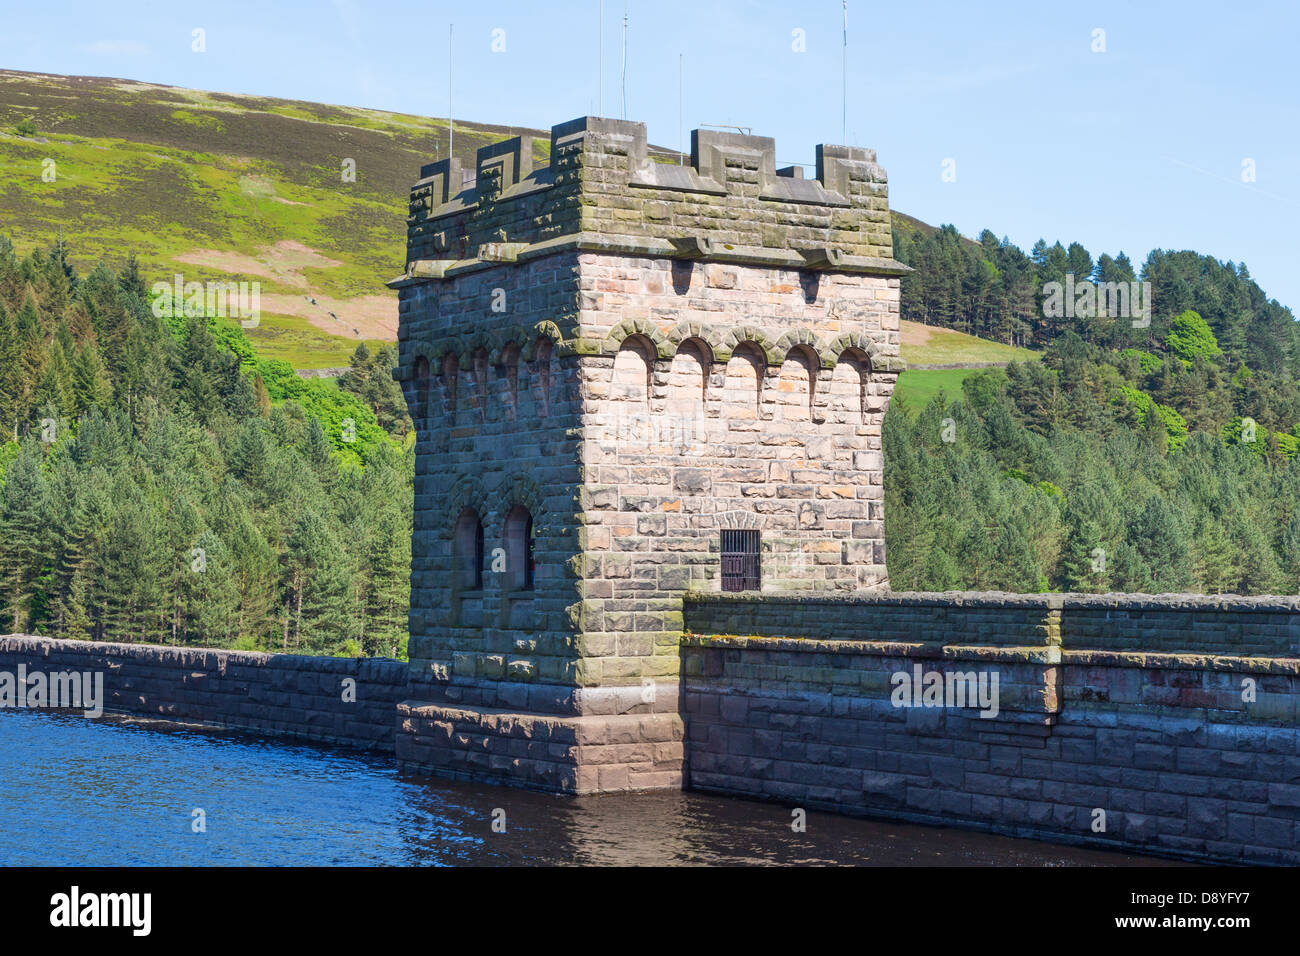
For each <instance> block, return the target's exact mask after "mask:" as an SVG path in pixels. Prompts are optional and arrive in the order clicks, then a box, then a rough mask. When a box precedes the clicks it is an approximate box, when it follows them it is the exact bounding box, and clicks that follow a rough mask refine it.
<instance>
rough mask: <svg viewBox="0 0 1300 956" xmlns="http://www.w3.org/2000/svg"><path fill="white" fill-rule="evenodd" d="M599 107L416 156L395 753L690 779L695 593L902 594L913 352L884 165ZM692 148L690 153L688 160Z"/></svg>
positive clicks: (596, 774) (574, 786)
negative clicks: (683, 641)
mask: <svg viewBox="0 0 1300 956" xmlns="http://www.w3.org/2000/svg"><path fill="white" fill-rule="evenodd" d="M774 157H775V148H774V143H773V140H771V139H769V138H765V137H760V136H748V135H739V134H735V133H723V132H717V131H711V130H696V131H694V132H693V133H692V134H691V157H690V165H678V164H677V163H676V162H670V163H664V162H658V161H656V160H655V159H652V158H651V156H650V155H649V153H648V151H647V147H646V131H645V126H644V125H643V124H640V123H631V122H622V121H616V120H608V119H595V118H592V117H585V118H581V119H576V120H572V121H570V122H568V123H563V124H561V125H559V126H556V127H554V129H552V131H551V143H550V151H549V155H547V154H545V153H544V152H540V153H539V151H538V150H537V149H535V147H534V144H533V141H532V138H531V137H528V136H520V137H515V138H514V139H510V140H507V141H505V142H502V143H497V144H494V145H492V146H488V147H485V148H483V149H480V150H479V152H478V161H477V169H476V170H473V171H470V170H462V168H461V166H460V164H459V162H458V161H457V160H455V159H450V160H442V161H440V162H437V163H433V164H431V165H429V166H426V167H424V168H423V169H422V170H421V178H420V181H419V182H418V183H416V185H415V187H414V188H413V189H412V191H411V205H410V217H409V218H408V223H409V231H408V252H407V266H406V273H405V275H403V276H402V277H400V278H398V279H395V280H393V282H391V283H390V285H392V286H394V287H395V288H397V289H399V290H400V300H401V305H400V326H399V331H398V338H399V341H400V351H401V361H400V367H399V368H398V370H397V371H396V373H395V374H396V375H397V377H398V378H399V379H400V381H401V382H402V385H403V388H404V390H405V394H406V397H407V401H408V403H409V406H410V410H411V416H412V418H413V419H414V421H415V422H416V426H417V429H418V445H417V465H416V477H415V531H414V539H413V542H412V569H411V616H410V660H411V694H412V699H411V700H409V701H407V702H406V703H404V704H403V705H402V707H401V709H400V713H399V728H398V756H399V759H400V760H401V762H402V763H403V764H404V765H407V766H411V767H419V768H424V769H428V770H432V771H434V772H435V773H440V774H444V775H453V776H464V777H472V778H475V779H485V780H491V781H495V782H501V783H510V784H515V785H520V786H528V787H535V788H541V789H549V790H561V791H567V792H581V793H586V792H594V791H608V790H622V789H629V788H630V789H640V788H658V787H678V786H680V785H681V783H682V744H681V738H682V723H681V718H680V716H679V714H678V700H677V674H678V667H679V640H680V637H681V631H682V601H681V598H682V595H683V593H684V592H685V591H686V590H688V589H694V590H705V591H708V590H719V589H727V590H755V591H759V592H775V591H791V590H818V591H826V590H838V591H842V590H862V589H869V588H881V587H887V586H888V581H887V578H886V573H885V555H884V515H883V490H882V483H881V477H882V459H881V423H882V421H883V419H884V415H885V410H886V407H887V405H888V403H889V397H890V394H891V393H892V391H893V387H894V382H895V380H896V378H897V375H898V372H899V370H900V369H901V362H900V359H899V324H898V323H899V276H900V275H902V274H903V273H904V272H906V271H907V270H906V267H904V266H902V265H900V264H899V263H897V262H895V261H894V259H893V257H892V249H893V246H892V238H891V233H890V220H889V201H888V191H887V186H886V179H885V172H884V170H883V169H881V168H880V167H879V166H877V165H876V162H875V153H874V152H873V151H872V150H868V149H859V148H854V147H845V146H818V147H817V178H816V179H804V178H803V176H802V168H801V167H790V168H786V169H777V168H776V166H775V161H774ZM674 159H675V157H674Z"/></svg>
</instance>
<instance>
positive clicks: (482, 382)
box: [473, 348, 488, 422]
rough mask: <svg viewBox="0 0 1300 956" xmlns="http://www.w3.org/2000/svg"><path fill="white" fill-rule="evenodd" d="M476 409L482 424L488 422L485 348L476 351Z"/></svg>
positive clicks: (486, 354)
mask: <svg viewBox="0 0 1300 956" xmlns="http://www.w3.org/2000/svg"><path fill="white" fill-rule="evenodd" d="M473 372H474V399H473V401H474V408H475V410H476V411H477V412H478V420H479V421H480V422H483V421H486V420H487V405H488V402H487V381H488V377H487V373H488V353H487V349H485V348H477V349H475V350H474V369H473Z"/></svg>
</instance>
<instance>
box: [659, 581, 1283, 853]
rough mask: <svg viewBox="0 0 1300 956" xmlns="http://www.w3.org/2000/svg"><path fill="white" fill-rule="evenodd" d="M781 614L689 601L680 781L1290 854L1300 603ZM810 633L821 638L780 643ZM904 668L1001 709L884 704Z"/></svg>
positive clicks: (930, 600) (1152, 601) (869, 603)
mask: <svg viewBox="0 0 1300 956" xmlns="http://www.w3.org/2000/svg"><path fill="white" fill-rule="evenodd" d="M1034 601H1039V602H1041V604H1042V605H1043V606H1042V607H1041V609H1040V610H1038V611H1035V610H1034V609H1033V602H1034ZM958 602H960V603H958ZM1052 604H1056V605H1057V606H1056V607H1052V606H1050V605H1052ZM999 605H1002V606H1003V607H1002V610H1001V611H999ZM792 609H795V603H794V602H791V601H789V600H785V601H781V600H779V599H778V600H772V601H768V600H766V599H758V600H753V599H749V600H746V599H738V600H733V599H730V598H728V597H726V596H709V595H693V596H691V599H690V600H688V601H687V604H686V611H685V619H686V626H687V628H688V630H689V631H691V632H693V633H691V634H688V635H687V636H686V637H685V638H684V639H683V668H684V672H683V681H682V699H683V707H684V710H685V713H686V728H687V732H686V767H687V770H686V780H687V785H688V786H690V787H692V788H694V789H701V790H707V791H713V792H719V793H729V794H737V795H746V796H754V797H761V798H768V799H775V800H781V801H784V802H787V803H790V804H792V805H796V806H809V807H820V808H825V809H830V810H836V811H839V812H849V813H862V814H872V815H880V816H887V817H896V818H902V819H910V820H916V821H919V822H928V823H936V824H944V825H958V826H967V827H975V828H981V829H988V830H994V831H998V832H1003V833H1009V834H1015V835H1020V836H1032V837H1039V838H1044V839H1051V840H1066V841H1069V842H1076V843H1080V844H1089V845H1094V846H1105V845H1114V846H1122V847H1127V848H1139V849H1143V850H1148V851H1154V852H1163V853H1170V854H1176V855H1181V856H1188V857H1192V858H1203V859H1213V860H1223V861H1234V862H1252V863H1290V864H1294V863H1297V862H1300V830H1298V828H1300V729H1297V726H1296V716H1297V701H1300V659H1297V655H1296V650H1295V649H1296V646H1297V639H1298V638H1300V599H1296V598H1262V599H1245V598H1198V597H1193V596H1158V597H1147V596H1136V595H1104V596H1067V597H1063V598H1062V597H1060V596H1054V598H1053V597H1048V596H1032V597H1031V596H1026V597H1023V598H1019V597H1013V596H1007V595H988V594H960V595H958V594H945V595H893V596H889V597H886V598H883V599H873V598H869V597H863V596H860V597H858V598H856V599H853V600H841V601H827V600H825V599H820V600H818V599H812V598H809V599H806V600H802V601H800V602H797V610H798V612H799V613H797V614H794V615H792V614H791V613H790V612H791V610H792ZM1035 614H1037V622H1035V620H1034V616H1035ZM999 615H1001V617H1002V620H1001V622H1000V623H999V620H998V618H999ZM962 620H965V621H967V622H968V624H967V626H965V627H961V626H960V624H959V622H960V621H962ZM1216 627H1217V630H1216ZM820 629H825V630H824V632H828V633H830V634H832V635H837V636H835V637H833V639H819V638H817V637H813V636H790V634H791V633H792V632H795V633H801V634H808V635H811V634H813V633H815V632H817V631H818V630H820ZM1058 635H1059V636H1058ZM1044 638H1045V639H1044ZM1072 639H1073V640H1075V641H1077V642H1078V643H1077V644H1076V645H1075V646H1074V647H1072V646H1071V640H1072ZM1031 641H1032V642H1031ZM1236 641H1240V643H1239V644H1238V643H1235V642H1236ZM1022 642H1023V643H1022ZM1179 644H1181V645H1183V647H1184V650H1182V651H1175V650H1174V648H1175V647H1177V646H1178V645H1179ZM1186 648H1191V650H1187V649H1186ZM1243 651H1245V652H1246V653H1242V652H1243ZM918 665H919V666H920V668H921V671H922V673H925V672H928V671H937V672H939V673H941V674H944V675H948V674H956V673H970V674H980V673H983V674H985V675H986V677H991V675H992V674H994V673H996V674H997V675H998V677H999V689H1000V694H999V696H1000V701H999V708H998V713H997V715H996V716H994V717H990V718H985V717H981V716H979V712H978V711H977V710H976V709H974V708H971V707H951V706H949V707H942V706H940V707H924V706H920V707H918V706H896V703H895V701H894V700H893V699H891V698H892V697H893V695H894V693H895V689H896V686H897V685H896V683H895V677H894V675H896V674H900V673H906V674H909V675H914V674H915V673H916V672H915V668H916V667H917V666H918ZM1099 811H1101V812H1104V826H1105V829H1104V830H1098V829H1097V826H1098V821H1100V820H1101V819H1102V817H1101V815H1100V813H1099Z"/></svg>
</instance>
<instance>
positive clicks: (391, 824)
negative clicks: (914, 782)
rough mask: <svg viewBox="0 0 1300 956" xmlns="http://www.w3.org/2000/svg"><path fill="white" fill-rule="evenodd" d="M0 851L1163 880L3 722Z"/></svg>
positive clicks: (828, 823) (57, 861)
mask: <svg viewBox="0 0 1300 956" xmlns="http://www.w3.org/2000/svg"><path fill="white" fill-rule="evenodd" d="M196 811H201V815H200V814H198V813H196ZM502 812H503V813H502ZM494 815H495V816H496V818H497V819H503V820H504V827H505V832H503V833H497V832H493V826H492V822H493V819H494ZM196 820H201V822H202V824H203V830H202V832H195V829H196V823H195V821H196ZM0 846H2V847H4V848H5V849H4V851H2V852H0V863H3V864H6V865H71V866H78V865H100V866H124V865H182V866H186V865H194V866H206V865H259V866H260V865H344V866H362V865H370V866H373V865H396V866H407V865H488V866H498V865H520V864H561V865H563V864H598V865H628V864H648V865H688V864H742V863H746V864H856V865H980V864H1001V865H1028V866H1075V865H1084V866H1090V865H1091V866H1114V865H1120V866H1131V865H1138V866H1160V865H1168V863H1167V861H1163V860H1158V859H1154V858H1150V857H1140V856H1135V855H1130V854H1123V853H1116V852H1111V851H1105V850H1092V849H1087V848H1076V847H1066V846H1057V845H1053V844H1049V843H1040V842H1037V841H1033V840H1021V839H1013V838H1010V837H1002V836H993V835H987V834H981V833H971V832H967V831H963V830H957V829H949V828H945V827H929V826H918V825H913V824H905V823H891V822H880V821H873V820H862V819H855V818H851V817H841V816H836V815H834V814H823V813H809V814H808V817H807V830H806V832H804V833H795V832H793V831H792V829H791V811H790V809H789V808H787V807H783V806H780V805H777V804H766V803H759V802H752V801H747V800H739V799H731V798H727V797H715V796H708V795H703V794H694V793H671V794H666V793H665V794H642V795H610V796H600V797H584V798H566V797H556V796H548V795H544V794H536V793H529V792H526V791H521V790H513V789H508V788H500V787H489V786H480V785H474V784H466V783H456V782H448V781H444V780H436V779H431V778H427V777H419V776H413V775H409V774H404V773H400V772H399V771H398V770H397V768H396V765H395V763H394V762H393V761H392V759H391V758H385V757H382V756H380V757H376V756H373V755H369V754H363V753H356V752H349V751H342V750H336V749H330V748H325V747H316V746H312V745H303V744H292V743H284V742H282V741H273V740H269V739H265V738H260V737H255V736H249V735H245V734H239V733H234V732H227V731H219V730H212V729H208V728H199V727H188V726H179V725H175V724H169V723H163V722H159V721H142V720H138V719H132V718H125V717H113V716H106V717H103V718H101V719H98V720H90V719H86V718H84V717H81V716H69V715H64V714H58V713H50V712H43V711H14V710H4V711H0Z"/></svg>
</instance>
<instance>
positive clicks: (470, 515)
mask: <svg viewBox="0 0 1300 956" xmlns="http://www.w3.org/2000/svg"><path fill="white" fill-rule="evenodd" d="M456 574H457V583H458V584H459V586H460V588H461V589H462V590H466V591H481V590H482V589H483V522H482V520H481V519H480V518H479V515H478V512H477V511H475V510H474V509H473V508H466V509H465V510H464V511H462V512H461V514H460V518H459V519H458V520H457V521H456Z"/></svg>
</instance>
